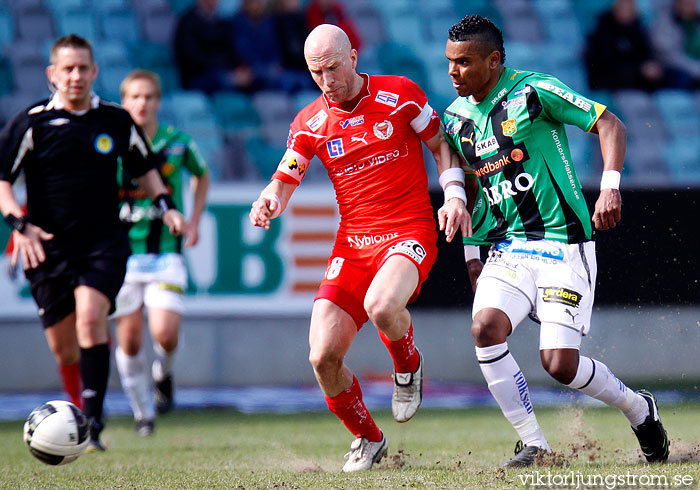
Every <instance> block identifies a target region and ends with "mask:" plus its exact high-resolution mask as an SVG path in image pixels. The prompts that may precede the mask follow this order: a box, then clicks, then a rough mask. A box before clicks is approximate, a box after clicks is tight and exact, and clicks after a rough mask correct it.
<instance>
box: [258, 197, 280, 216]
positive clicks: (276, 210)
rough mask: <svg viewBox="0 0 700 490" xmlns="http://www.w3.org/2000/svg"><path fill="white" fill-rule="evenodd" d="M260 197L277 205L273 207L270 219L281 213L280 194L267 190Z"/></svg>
mask: <svg viewBox="0 0 700 490" xmlns="http://www.w3.org/2000/svg"><path fill="white" fill-rule="evenodd" d="M260 197H264V198H265V199H269V200H271V201H275V204H277V207H275V210H274V211H273V212H272V216H270V219H275V218H276V217H277V216H279V215H280V214H281V213H282V201H280V196H278V195H277V194H275V193H274V192H268V193H267V194H263V195H262V196H260Z"/></svg>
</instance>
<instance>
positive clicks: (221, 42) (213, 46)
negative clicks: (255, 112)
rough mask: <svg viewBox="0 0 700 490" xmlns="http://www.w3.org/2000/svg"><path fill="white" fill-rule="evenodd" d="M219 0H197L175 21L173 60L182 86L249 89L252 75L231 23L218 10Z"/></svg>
mask: <svg viewBox="0 0 700 490" xmlns="http://www.w3.org/2000/svg"><path fill="white" fill-rule="evenodd" d="M218 4H219V0H197V2H196V3H195V4H194V5H193V6H192V7H191V8H190V9H188V10H187V11H185V12H184V13H183V14H182V16H181V17H180V19H179V20H178V23H177V27H176V29H175V61H176V62H177V65H178V69H179V71H180V79H181V82H182V86H183V87H184V88H186V89H194V90H202V91H204V92H207V93H212V92H217V91H222V90H241V91H250V90H252V89H253V88H254V86H253V85H254V77H253V73H252V71H251V69H250V67H249V66H247V65H246V64H245V62H244V61H243V60H242V58H241V57H240V56H239V54H238V53H237V52H236V49H235V47H234V45H233V42H232V39H231V25H230V23H229V22H228V21H227V20H226V19H224V18H222V17H220V16H219V15H218V13H217V10H216V9H217V6H218Z"/></svg>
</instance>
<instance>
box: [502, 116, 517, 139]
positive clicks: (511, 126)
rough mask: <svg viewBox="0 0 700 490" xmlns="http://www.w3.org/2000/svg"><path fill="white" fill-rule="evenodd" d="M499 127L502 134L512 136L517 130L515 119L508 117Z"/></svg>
mask: <svg viewBox="0 0 700 490" xmlns="http://www.w3.org/2000/svg"><path fill="white" fill-rule="evenodd" d="M501 129H503V136H509V137H512V136H513V135H514V134H515V133H517V132H518V126H517V125H516V124H515V119H508V120H507V121H503V122H502V123H501Z"/></svg>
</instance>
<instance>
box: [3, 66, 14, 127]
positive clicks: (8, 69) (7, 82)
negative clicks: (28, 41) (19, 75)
mask: <svg viewBox="0 0 700 490" xmlns="http://www.w3.org/2000/svg"><path fill="white" fill-rule="evenodd" d="M13 86H14V83H13V78H12V65H11V64H10V60H8V59H7V58H5V57H1V56H0V96H3V95H7V94H9V93H10V92H12V89H13ZM0 127H2V126H0Z"/></svg>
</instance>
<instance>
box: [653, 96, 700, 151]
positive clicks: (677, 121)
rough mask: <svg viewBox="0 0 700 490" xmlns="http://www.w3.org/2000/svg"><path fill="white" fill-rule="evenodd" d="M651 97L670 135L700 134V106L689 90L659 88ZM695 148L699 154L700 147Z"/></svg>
mask: <svg viewBox="0 0 700 490" xmlns="http://www.w3.org/2000/svg"><path fill="white" fill-rule="evenodd" d="M653 97H654V101H655V103H656V107H657V108H658V110H659V112H660V113H661V118H662V119H663V122H664V124H665V125H666V128H667V130H668V132H669V135H670V136H671V137H683V138H686V139H688V138H694V139H697V136H699V135H700V132H699V131H700V130H699V129H698V128H700V114H698V110H699V109H700V108H699V107H698V104H697V103H696V99H695V97H694V96H693V94H692V93H691V92H687V91H684V90H660V91H658V92H656V93H654V95H653ZM696 149H697V152H698V154H699V155H700V147H696Z"/></svg>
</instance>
